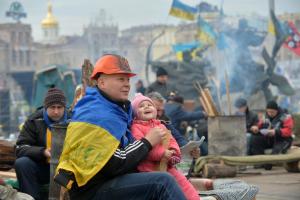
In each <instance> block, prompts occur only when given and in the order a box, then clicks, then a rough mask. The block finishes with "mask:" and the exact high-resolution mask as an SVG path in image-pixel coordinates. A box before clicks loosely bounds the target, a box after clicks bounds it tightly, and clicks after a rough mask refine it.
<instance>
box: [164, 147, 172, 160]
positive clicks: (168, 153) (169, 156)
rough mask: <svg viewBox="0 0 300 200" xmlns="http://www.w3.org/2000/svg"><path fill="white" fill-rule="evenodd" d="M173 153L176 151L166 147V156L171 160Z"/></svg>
mask: <svg viewBox="0 0 300 200" xmlns="http://www.w3.org/2000/svg"><path fill="white" fill-rule="evenodd" d="M173 154H174V151H172V150H169V149H166V150H165V153H164V158H166V159H167V160H169V159H170V158H171V156H172V155H173Z"/></svg>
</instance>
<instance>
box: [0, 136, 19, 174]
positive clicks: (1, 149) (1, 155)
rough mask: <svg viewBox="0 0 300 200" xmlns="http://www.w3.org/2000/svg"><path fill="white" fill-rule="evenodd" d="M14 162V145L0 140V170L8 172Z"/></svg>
mask: <svg viewBox="0 0 300 200" xmlns="http://www.w3.org/2000/svg"><path fill="white" fill-rule="evenodd" d="M15 160H16V157H15V145H14V144H13V143H11V142H8V141H6V140H0V170H2V171H6V170H10V169H11V168H13V166H14V163H15Z"/></svg>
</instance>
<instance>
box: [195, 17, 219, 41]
mask: <svg viewBox="0 0 300 200" xmlns="http://www.w3.org/2000/svg"><path fill="white" fill-rule="evenodd" d="M197 25H198V30H197V35H198V38H199V40H200V41H201V42H202V43H205V44H214V43H215V41H216V39H217V34H216V33H215V31H214V29H213V27H212V26H211V25H210V24H209V23H207V22H206V21H204V19H202V17H201V16H200V15H199V16H198V20H197Z"/></svg>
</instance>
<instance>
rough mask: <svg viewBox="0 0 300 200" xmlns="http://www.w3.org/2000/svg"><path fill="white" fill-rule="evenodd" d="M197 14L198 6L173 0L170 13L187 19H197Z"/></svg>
mask: <svg viewBox="0 0 300 200" xmlns="http://www.w3.org/2000/svg"><path fill="white" fill-rule="evenodd" d="M196 14H197V8H195V7H192V6H189V5H187V4H184V3H182V2H180V1H179V0H173V3H172V6H171V9H170V12H169V15H172V16H174V17H178V18H181V19H186V20H191V21H193V20H195V18H196Z"/></svg>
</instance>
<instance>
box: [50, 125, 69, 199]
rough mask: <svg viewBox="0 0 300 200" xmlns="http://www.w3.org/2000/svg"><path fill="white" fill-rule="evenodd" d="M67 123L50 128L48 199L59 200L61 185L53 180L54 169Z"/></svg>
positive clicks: (62, 143) (61, 147)
mask: <svg viewBox="0 0 300 200" xmlns="http://www.w3.org/2000/svg"><path fill="white" fill-rule="evenodd" d="M67 126H68V124H63V125H54V127H53V129H52V131H51V132H52V142H51V160H50V187H49V200H59V199H60V191H61V186H60V185H58V184H57V183H55V182H54V176H55V170H56V167H57V165H58V161H59V157H60V155H61V152H62V149H63V145H64V141H65V137H66V132H67Z"/></svg>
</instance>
